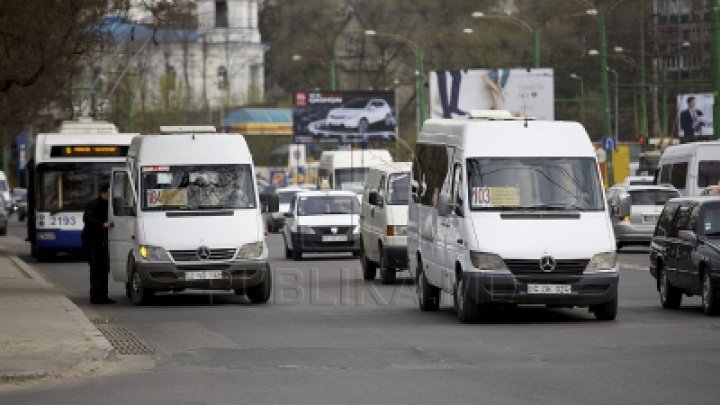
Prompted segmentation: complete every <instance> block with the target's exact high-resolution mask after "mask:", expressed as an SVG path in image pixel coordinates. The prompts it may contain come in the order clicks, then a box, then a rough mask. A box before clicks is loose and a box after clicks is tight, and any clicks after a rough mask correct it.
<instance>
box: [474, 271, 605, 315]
mask: <svg viewBox="0 0 720 405" xmlns="http://www.w3.org/2000/svg"><path fill="white" fill-rule="evenodd" d="M463 277H464V278H465V282H466V285H467V298H468V299H470V300H472V301H474V302H475V303H478V304H488V303H498V304H545V305H552V306H569V307H573V306H579V307H585V306H590V305H598V304H604V303H607V302H610V301H612V300H615V299H617V293H618V281H619V274H618V272H597V273H583V274H572V275H568V274H553V273H538V274H531V275H530V274H528V275H515V274H512V273H508V272H491V271H476V272H475V271H473V272H464V275H463Z"/></svg>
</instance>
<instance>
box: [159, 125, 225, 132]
mask: <svg viewBox="0 0 720 405" xmlns="http://www.w3.org/2000/svg"><path fill="white" fill-rule="evenodd" d="M208 132H217V130H216V129H215V127H214V126H212V125H161V126H160V133H161V134H199V133H208Z"/></svg>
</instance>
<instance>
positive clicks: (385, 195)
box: [360, 162, 412, 284]
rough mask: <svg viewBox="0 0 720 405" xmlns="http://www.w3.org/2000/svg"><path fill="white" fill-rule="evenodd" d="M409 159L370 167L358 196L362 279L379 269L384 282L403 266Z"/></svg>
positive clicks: (404, 267)
mask: <svg viewBox="0 0 720 405" xmlns="http://www.w3.org/2000/svg"><path fill="white" fill-rule="evenodd" d="M411 168H412V163H411V162H395V163H389V164H384V165H380V166H375V167H372V168H371V169H370V172H369V173H368V176H367V180H366V181H365V189H364V190H363V195H362V207H361V210H362V211H361V214H360V235H361V238H360V261H361V263H362V268H363V278H364V279H365V280H374V279H375V274H376V272H377V269H378V268H380V278H381V279H382V282H383V283H384V284H393V283H394V282H395V278H396V272H397V271H402V270H405V269H407V237H406V232H407V216H408V202H409V200H410V170H411Z"/></svg>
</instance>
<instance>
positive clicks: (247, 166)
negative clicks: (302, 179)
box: [109, 127, 272, 305]
mask: <svg viewBox="0 0 720 405" xmlns="http://www.w3.org/2000/svg"><path fill="white" fill-rule="evenodd" d="M203 129H204V130H205V131H204V133H172V134H165V135H141V136H137V137H135V138H134V139H133V140H132V143H131V144H130V149H129V151H128V158H127V164H126V167H125V168H123V169H116V170H113V174H112V177H111V187H110V190H111V200H110V201H111V204H109V205H110V207H109V211H110V212H109V219H110V221H112V222H114V223H115V226H114V227H113V228H112V229H110V231H109V248H110V249H109V250H110V269H111V272H112V275H113V279H114V280H115V281H118V282H123V283H125V286H126V290H127V295H128V297H129V298H130V299H131V301H132V302H133V303H134V304H136V305H140V304H145V303H147V302H148V301H149V300H150V299H151V298H152V296H153V294H154V293H155V292H156V291H163V290H164V291H168V290H174V291H177V290H183V289H185V288H197V289H215V290H229V289H234V290H235V293H236V294H238V295H240V294H244V295H246V296H247V297H248V299H249V300H250V301H251V302H253V303H264V302H267V300H268V299H269V297H270V289H271V285H272V280H271V271H270V267H269V266H268V249H267V246H266V245H265V230H264V228H265V227H264V224H263V220H262V216H261V212H260V204H259V202H258V194H257V190H256V189H255V172H254V167H253V160H252V156H251V155H250V151H249V149H248V147H247V144H246V143H245V139H244V138H243V137H242V136H241V135H239V134H216V133H212V131H214V128H212V127H210V128H207V127H203ZM170 130H171V131H192V130H193V129H192V127H190V128H187V127H186V128H172V129H170Z"/></svg>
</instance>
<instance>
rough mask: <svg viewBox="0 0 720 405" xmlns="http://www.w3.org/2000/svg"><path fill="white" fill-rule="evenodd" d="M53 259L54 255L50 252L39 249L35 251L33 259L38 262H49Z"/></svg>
mask: <svg viewBox="0 0 720 405" xmlns="http://www.w3.org/2000/svg"><path fill="white" fill-rule="evenodd" d="M54 257H55V253H54V252H52V251H50V250H47V249H40V248H36V249H35V258H36V259H37V261H39V262H45V263H46V262H51V261H52V259H53V258H54Z"/></svg>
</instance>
